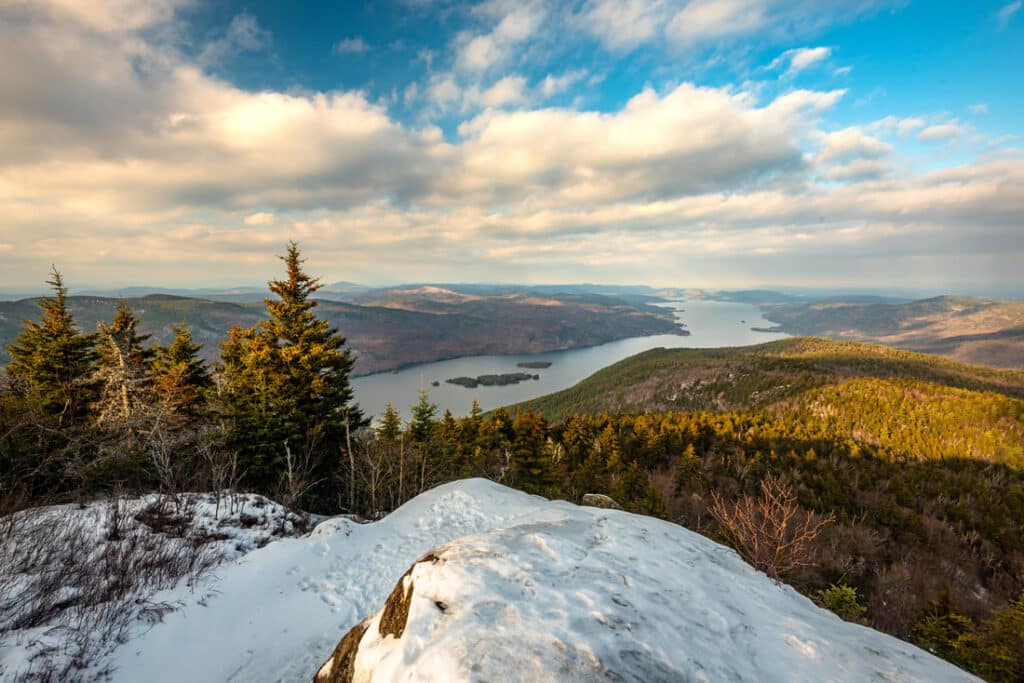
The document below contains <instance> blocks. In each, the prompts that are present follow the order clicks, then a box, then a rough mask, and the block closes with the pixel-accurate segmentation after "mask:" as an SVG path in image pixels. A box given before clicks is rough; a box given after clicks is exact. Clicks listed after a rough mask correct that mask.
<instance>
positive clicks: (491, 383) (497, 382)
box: [445, 372, 540, 389]
mask: <svg viewBox="0 0 1024 683" xmlns="http://www.w3.org/2000/svg"><path fill="white" fill-rule="evenodd" d="M529 379H540V375H531V374H530V373H528V372H509V373H505V374H502V375H480V376H478V377H452V378H451V379H446V380H445V382H446V383H448V384H457V385H459V386H460V387H466V388H467V389H476V388H477V387H478V386H485V387H503V386H506V385H508V384H519V383H520V382H523V381H526V380H529Z"/></svg>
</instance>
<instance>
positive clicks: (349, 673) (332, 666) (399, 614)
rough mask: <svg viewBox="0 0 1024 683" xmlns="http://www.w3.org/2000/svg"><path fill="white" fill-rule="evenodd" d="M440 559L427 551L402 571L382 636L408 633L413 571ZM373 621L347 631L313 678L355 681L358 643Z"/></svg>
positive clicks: (381, 624)
mask: <svg viewBox="0 0 1024 683" xmlns="http://www.w3.org/2000/svg"><path fill="white" fill-rule="evenodd" d="M438 559H439V558H438V557H437V555H435V554H434V553H427V554H426V555H424V556H423V557H422V558H420V559H419V560H417V561H416V562H415V563H413V565H412V566H411V567H409V569H407V570H406V572H405V574H402V578H400V579H399V580H398V583H396V584H395V588H394V590H392V591H391V595H389V596H388V599H387V601H385V603H384V609H383V610H382V611H381V614H380V620H379V621H378V625H377V630H378V631H379V632H380V635H381V636H382V637H385V636H394V637H395V638H401V637H402V634H403V633H404V632H405V624H406V622H407V620H408V619H409V605H410V604H411V603H412V594H413V582H412V571H413V569H415V568H416V565H418V564H420V563H422V562H430V563H431V564H433V563H435V562H437V561H438ZM438 609H441V611H444V609H445V608H444V607H442V606H441V605H438ZM372 621H373V620H372V619H367V620H365V621H363V622H361V623H359V624H357V625H356V626H354V627H352V629H351V630H350V631H349V632H348V633H346V634H345V637H344V638H342V639H341V642H340V643H338V646H337V647H336V648H334V652H333V653H332V654H331V657H330V659H328V660H327V661H326V662H324V665H323V666H322V667H320V670H319V671H317V673H316V676H315V677H314V678H313V683H352V680H353V677H354V676H355V664H356V655H357V654H358V653H359V643H360V641H362V639H363V636H364V635H365V634H366V631H367V629H369V628H370V626H371V622H372Z"/></svg>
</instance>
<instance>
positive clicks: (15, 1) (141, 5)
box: [0, 0, 195, 33]
mask: <svg viewBox="0 0 1024 683" xmlns="http://www.w3.org/2000/svg"><path fill="white" fill-rule="evenodd" d="M193 4H195V0H102V1H94V0H3V2H2V3H0V9H2V8H3V7H4V6H7V7H10V8H14V9H21V10H28V11H30V12H33V13H36V14H43V15H46V16H47V17H49V18H51V19H55V20H69V21H72V22H74V23H76V24H79V25H81V26H85V27H87V28H89V29H90V30H94V31H101V32H105V33H127V32H132V31H137V30H139V29H144V28H149V27H151V26H154V25H157V24H163V23H166V22H168V21H170V20H171V19H172V18H173V17H174V14H175V12H177V11H178V10H179V9H182V8H184V7H188V6H190V5H193Z"/></svg>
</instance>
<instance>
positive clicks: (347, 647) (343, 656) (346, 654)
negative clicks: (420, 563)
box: [313, 581, 402, 683]
mask: <svg viewBox="0 0 1024 683" xmlns="http://www.w3.org/2000/svg"><path fill="white" fill-rule="evenodd" d="M398 585H402V582H401V581H399V582H398ZM369 621H370V620H369V619H367V620H366V621H363V622H362V623H359V624H356V625H355V626H353V627H352V629H351V630H350V631H349V632H348V633H346V634H345V637H344V638H342V639H341V642H340V643H338V647H336V648H334V652H333V653H332V654H331V658H330V659H328V660H327V661H326V662H324V665H323V666H322V667H320V670H319V671H317V672H316V676H315V677H314V678H313V683H352V678H353V676H354V675H355V671H356V653H358V652H359V641H360V640H362V639H363V634H364V633H366V627H367V625H368V624H369Z"/></svg>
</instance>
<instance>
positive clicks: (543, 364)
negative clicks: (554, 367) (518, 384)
mask: <svg viewBox="0 0 1024 683" xmlns="http://www.w3.org/2000/svg"><path fill="white" fill-rule="evenodd" d="M516 367H517V368H527V369H529V370H546V369H548V368H550V367H551V361H549V360H524V361H523V362H521V363H516Z"/></svg>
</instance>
